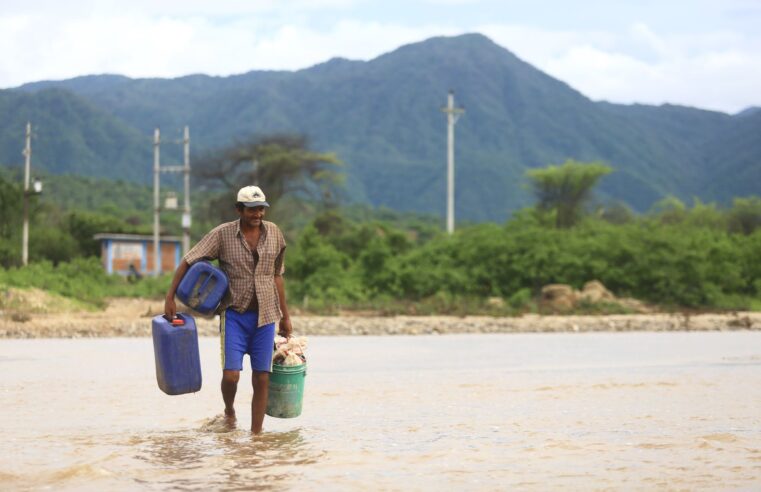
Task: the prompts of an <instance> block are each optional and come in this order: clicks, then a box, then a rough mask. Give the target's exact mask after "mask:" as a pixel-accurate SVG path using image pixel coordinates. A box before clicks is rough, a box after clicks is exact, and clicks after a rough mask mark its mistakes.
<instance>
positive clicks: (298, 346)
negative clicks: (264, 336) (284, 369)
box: [272, 336, 307, 366]
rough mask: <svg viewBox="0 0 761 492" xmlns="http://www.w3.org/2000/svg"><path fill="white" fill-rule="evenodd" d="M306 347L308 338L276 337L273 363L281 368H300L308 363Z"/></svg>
mask: <svg viewBox="0 0 761 492" xmlns="http://www.w3.org/2000/svg"><path fill="white" fill-rule="evenodd" d="M306 347H307V338H306V337H291V338H285V337H281V336H276V337H275V352H274V353H273V354H272V362H273V363H275V364H278V365H281V366H299V365H301V364H304V363H306V361H307V358H306V355H305V354H304V350H305V349H306Z"/></svg>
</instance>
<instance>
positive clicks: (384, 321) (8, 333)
mask: <svg viewBox="0 0 761 492" xmlns="http://www.w3.org/2000/svg"><path fill="white" fill-rule="evenodd" d="M162 309H163V305H162V304H161V303H160V302H159V301H156V300H147V299H112V300H110V301H109V303H108V306H107V307H106V309H104V310H101V311H95V312H92V311H67V312H19V311H2V312H0V338H97V337H147V336H150V335H151V318H152V317H153V316H156V315H158V314H160V313H161V312H162V311H161V310H162ZM38 311H39V310H38ZM292 317H293V327H294V332H295V333H296V334H298V335H307V336H308V335H423V334H450V333H532V332H534V333H553V332H603V331H608V332H623V331H732V330H761V313H759V312H733V313H707V314H692V315H690V314H685V313H649V314H617V315H548V316H542V315H537V314H526V315H523V316H516V317H491V316H464V317H458V316H378V315H372V314H351V313H349V314H342V315H340V316H316V315H308V314H296V315H293V316H292ZM195 319H196V325H197V327H198V332H199V334H200V335H201V336H216V334H217V333H218V330H219V324H218V321H216V320H215V319H214V318H202V317H200V316H195Z"/></svg>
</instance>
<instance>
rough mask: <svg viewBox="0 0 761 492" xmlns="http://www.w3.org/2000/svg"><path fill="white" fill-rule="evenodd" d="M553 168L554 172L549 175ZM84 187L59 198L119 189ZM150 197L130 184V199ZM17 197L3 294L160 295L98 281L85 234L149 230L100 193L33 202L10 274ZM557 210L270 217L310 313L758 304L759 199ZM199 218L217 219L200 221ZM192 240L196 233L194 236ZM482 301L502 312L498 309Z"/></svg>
mask: <svg viewBox="0 0 761 492" xmlns="http://www.w3.org/2000/svg"><path fill="white" fill-rule="evenodd" d="M595 166H597V165H596V164H586V163H578V162H577V163H573V165H572V166H570V167H568V166H566V167H565V171H563V172H569V170H570V172H571V174H578V173H581V174H585V173H587V174H588V173H589V172H592V174H595V172H597V171H601V169H600V168H599V167H595ZM559 169H560V170H562V169H564V166H556V167H554V168H547V172H550V173H551V172H560V171H558V170H559ZM553 170H554V171H553ZM595 170H596V171H595ZM534 176H537V175H536V174H534ZM545 176H546V175H545ZM576 177H578V176H576ZM571 178H573V176H571ZM573 179H575V178H573ZM89 183H90V185H89V186H85V187H83V188H81V189H79V188H76V186H74V185H72V186H71V187H70V188H69V190H77V189H79V190H80V191H78V192H77V193H79V192H82V193H87V190H95V189H104V188H106V189H109V187H110V189H119V186H125V185H123V184H122V185H120V184H118V183H113V182H108V181H105V180H96V181H92V182H89ZM109 183H110V184H109ZM148 192H149V190H148V189H147V188H143V189H139V187H138V188H136V189H135V190H132V191H131V192H130V193H132V194H133V196H135V197H138V196H148V195H149V193H148ZM20 193H21V191H20V186H19V185H17V184H14V182H12V181H10V180H9V179H8V177H7V176H6V177H0V214H2V217H3V221H2V227H1V228H0V255H1V256H0V261H2V263H3V266H4V268H3V269H2V270H0V288H1V287H2V286H3V285H5V286H15V287H39V288H44V289H48V290H51V291H54V292H57V293H60V294H62V295H65V296H70V297H74V298H77V299H80V300H82V301H85V302H88V303H91V304H93V305H98V304H100V303H102V302H103V299H104V298H105V297H108V296H118V295H127V296H156V297H160V296H162V295H163V294H164V292H165V289H166V287H167V285H168V282H169V278H168V277H163V278H145V279H143V280H141V281H139V282H136V283H129V282H127V281H126V280H125V279H122V278H119V277H109V276H108V275H106V274H105V273H104V271H103V268H102V267H101V265H100V260H99V259H98V258H97V257H96V255H97V254H98V251H97V247H96V246H97V245H96V244H95V243H94V241H92V235H93V234H94V233H96V232H104V231H106V230H107V231H108V232H147V227H148V224H150V218H149V217H150V216H149V214H146V212H145V211H142V212H141V211H139V210H135V209H129V208H127V205H126V204H125V205H122V206H121V207H116V208H115V209H114V208H110V206H109V205H107V204H108V203H111V202H110V200H111V197H110V196H109V195H108V194H103V195H102V196H101V195H99V193H95V192H90V193H89V195H88V196H90V197H91V198H92V199H93V200H94V201H93V202H92V203H91V204H90V207H89V208H90V209H89V210H87V211H83V210H77V209H74V208H71V209H69V208H67V207H66V206H63V205H59V204H60V203H64V202H65V201H63V200H61V201H59V200H57V199H56V198H55V197H52V196H49V195H47V196H46V195H43V197H41V198H39V197H38V198H35V206H34V218H33V222H32V223H33V224H34V227H33V228H32V236H31V237H32V240H31V242H30V244H31V245H32V249H31V259H32V262H33V263H32V264H31V265H30V266H29V267H27V268H17V265H18V261H19V258H20V253H19V246H20V203H21V200H20V197H21V195H20ZM51 193H55V194H58V192H54V191H51ZM97 196H101V198H98V199H96V198H94V197H97ZM313 205H314V204H313ZM563 206H564V202H563V201H562V200H561V201H560V202H557V203H554V204H553V203H552V202H551V201H547V202H544V203H542V202H541V201H539V202H538V204H537V206H536V207H533V208H526V209H523V210H520V211H519V212H517V213H515V214H514V215H513V217H512V218H511V219H510V220H508V221H507V222H506V223H504V224H501V225H500V224H493V223H492V224H474V225H467V226H459V228H458V230H457V232H456V233H455V234H454V235H452V236H448V235H446V234H445V233H443V232H442V227H441V222H442V221H441V220H440V219H437V218H432V217H429V216H424V215H412V214H400V213H398V212H393V211H390V210H383V209H372V208H368V207H361V206H359V207H358V206H354V207H339V206H320V205H318V206H311V207H308V206H303V204H302V205H299V206H297V205H295V204H289V203H287V201H282V202H281V203H280V204H279V205H278V207H279V208H281V209H288V207H293V208H291V210H298V211H299V212H298V213H295V214H293V215H292V216H287V215H284V214H282V213H281V214H279V217H278V218H277V221H278V223H279V224H281V226H282V227H283V228H284V230H286V231H287V234H288V241H289V244H290V245H289V247H288V255H287V273H286V276H287V286H288V291H289V298H290V303H291V304H292V305H293V306H294V307H296V308H302V309H309V310H313V311H318V312H332V311H334V310H336V309H373V310H376V311H380V312H385V313H418V314H424V313H455V314H465V313H474V312H478V313H492V314H510V313H518V312H523V311H526V310H535V309H537V304H536V299H537V296H538V294H539V292H540V289H541V288H542V287H543V286H545V285H547V284H551V283H566V284H570V285H571V286H574V287H576V288H580V287H581V286H582V285H583V284H584V283H585V282H587V281H590V280H595V279H596V280H600V281H602V282H603V284H605V285H606V286H607V287H608V288H609V289H610V290H612V291H613V292H614V293H615V294H616V295H618V296H631V297H635V298H638V299H641V300H644V301H646V302H650V303H653V304H657V305H660V306H662V307H672V308H685V307H687V308H695V309H748V308H752V309H761V262H759V261H758V256H759V252H760V251H761V198H759V197H747V198H736V199H735V200H734V202H733V204H732V206H731V207H720V206H718V205H716V204H706V203H702V202H700V201H697V200H696V201H695V202H694V203H693V204H691V205H686V204H684V203H683V202H681V201H680V200H678V199H676V198H673V197H670V198H666V199H664V200H661V201H660V202H659V203H657V204H656V206H654V207H653V208H652V210H650V211H649V212H648V213H647V214H644V215H639V214H635V213H633V212H632V211H631V210H629V209H628V208H627V207H626V206H623V205H612V206H607V207H600V206H595V205H594V203H593V202H590V203H588V204H587V205H586V206H581V207H580V208H578V210H577V212H578V213H577V214H575V215H574V217H575V220H574V222H573V224H561V223H559V222H558V221H557V217H558V216H559V215H558V211H559V210H560V208H562V207H563ZM117 211H118V213H117ZM204 222H206V223H207V225H206V227H210V226H211V225H212V224H214V222H213V221H212V220H209V219H203V218H201V219H199V223H201V224H203V223H204ZM203 232H205V229H201V230H196V232H194V241H195V240H198V239H199V238H200V235H201V234H202V233H203ZM492 298H500V299H502V300H503V302H504V304H503V305H502V304H500V306H501V307H495V305H493V304H491V303H490V299H492Z"/></svg>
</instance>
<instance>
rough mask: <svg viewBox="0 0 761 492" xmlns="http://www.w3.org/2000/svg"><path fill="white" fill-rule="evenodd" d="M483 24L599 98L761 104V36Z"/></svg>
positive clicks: (641, 27) (638, 26)
mask: <svg viewBox="0 0 761 492" xmlns="http://www.w3.org/2000/svg"><path fill="white" fill-rule="evenodd" d="M482 32H485V33H487V34H488V35H491V36H492V37H493V39H494V40H495V41H496V42H498V43H500V44H502V45H503V46H505V47H507V48H508V49H510V50H511V51H513V52H514V53H515V54H516V55H518V56H519V57H521V58H522V59H524V60H526V61H528V62H529V63H531V64H533V65H535V66H536V67H537V68H539V69H541V70H543V71H545V72H546V73H548V74H549V75H551V76H553V77H556V78H558V79H560V80H563V81H564V82H566V83H568V84H569V85H571V86H572V87H574V88H575V89H577V90H579V91H581V92H582V93H584V94H585V95H587V96H588V97H590V98H592V99H595V100H608V101H612V102H620V103H634V102H639V103H646V104H662V103H666V102H669V103H674V104H682V105H688V106H696V107H700V108H704V109H715V110H719V111H727V112H736V111H739V110H741V109H743V108H745V107H747V106H749V105H761V93H759V91H758V87H761V38H755V39H753V38H748V37H747V36H742V35H740V34H737V33H730V32H724V31H714V32H708V33H700V34H692V35H688V34H680V35H678V36H677V35H675V36H668V35H661V34H659V33H657V32H655V31H654V30H653V29H651V28H650V27H649V26H647V25H646V24H644V23H642V22H637V23H634V24H632V25H631V26H630V29H628V30H626V31H622V32H619V33H611V32H599V31H597V32H580V31H546V30H543V29H538V28H525V27H514V26H497V25H490V26H484V27H482Z"/></svg>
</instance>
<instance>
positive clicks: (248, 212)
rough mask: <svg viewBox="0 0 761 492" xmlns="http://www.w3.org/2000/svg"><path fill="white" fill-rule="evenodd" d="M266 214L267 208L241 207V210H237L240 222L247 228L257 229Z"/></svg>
mask: <svg viewBox="0 0 761 492" xmlns="http://www.w3.org/2000/svg"><path fill="white" fill-rule="evenodd" d="M266 213H267V207H264V206H259V207H243V209H242V210H238V215H240V220H241V221H242V222H243V224H245V225H246V226H247V227H259V226H260V225H262V220H263V219H264V215H265V214H266Z"/></svg>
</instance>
